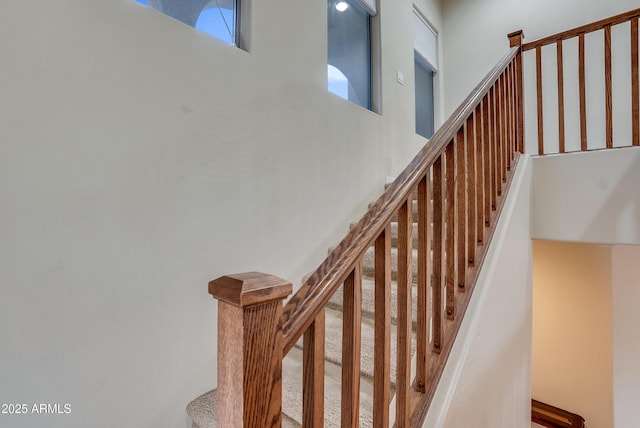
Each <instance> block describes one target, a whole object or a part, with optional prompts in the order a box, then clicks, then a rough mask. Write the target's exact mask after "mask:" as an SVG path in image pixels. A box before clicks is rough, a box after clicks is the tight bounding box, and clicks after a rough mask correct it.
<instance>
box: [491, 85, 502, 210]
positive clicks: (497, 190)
mask: <svg viewBox="0 0 640 428" xmlns="http://www.w3.org/2000/svg"><path fill="white" fill-rule="evenodd" d="M497 85H498V83H497V82H496V84H495V85H494V86H493V88H491V89H492V91H491V94H492V95H493V99H492V100H491V101H492V104H493V108H492V109H491V113H492V114H493V144H492V147H491V149H492V151H493V171H492V172H493V193H494V195H495V201H496V202H495V204H493V205H492V207H491V208H492V209H494V210H495V209H496V208H497V206H498V196H500V194H501V193H502V190H501V188H502V186H501V181H502V180H501V177H500V175H501V174H500V99H499V95H498V94H499V93H500V91H499V90H498V86H497Z"/></svg>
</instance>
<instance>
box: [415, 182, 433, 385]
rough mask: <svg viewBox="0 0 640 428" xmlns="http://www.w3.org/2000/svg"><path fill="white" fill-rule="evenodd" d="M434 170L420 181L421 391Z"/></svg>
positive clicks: (425, 355)
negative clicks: (431, 189)
mask: <svg viewBox="0 0 640 428" xmlns="http://www.w3.org/2000/svg"><path fill="white" fill-rule="evenodd" d="M430 185H431V174H430V172H429V171H427V174H426V176H425V177H423V178H422V180H420V183H419V184H418V284H417V285H418V299H417V303H416V304H417V306H418V307H417V308H416V312H417V314H416V316H417V320H416V380H415V385H416V388H417V390H418V391H419V392H422V393H424V392H425V386H426V384H427V381H428V379H429V369H428V367H429V366H428V364H429V357H428V356H429V354H430V353H429V352H428V345H429V318H428V317H429V313H428V312H429V311H428V310H427V308H428V306H429V277H430V276H431V275H430V272H429V270H430V266H431V263H430V261H431V213H430V210H429V207H430V205H431V194H430V193H431V192H430V191H429V188H430Z"/></svg>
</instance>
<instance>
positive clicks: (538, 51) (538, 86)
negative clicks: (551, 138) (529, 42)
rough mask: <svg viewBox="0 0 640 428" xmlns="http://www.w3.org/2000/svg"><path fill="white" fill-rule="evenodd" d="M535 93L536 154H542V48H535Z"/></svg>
mask: <svg viewBox="0 0 640 428" xmlns="http://www.w3.org/2000/svg"><path fill="white" fill-rule="evenodd" d="M536 92H537V95H538V154H539V155H543V154H544V126H543V123H542V121H543V116H542V48H541V47H540V46H538V47H536Z"/></svg>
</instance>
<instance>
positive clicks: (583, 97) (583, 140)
mask: <svg viewBox="0 0 640 428" xmlns="http://www.w3.org/2000/svg"><path fill="white" fill-rule="evenodd" d="M578 84H579V87H580V150H582V151H585V150H587V91H586V87H585V75H584V34H580V35H579V36H578Z"/></svg>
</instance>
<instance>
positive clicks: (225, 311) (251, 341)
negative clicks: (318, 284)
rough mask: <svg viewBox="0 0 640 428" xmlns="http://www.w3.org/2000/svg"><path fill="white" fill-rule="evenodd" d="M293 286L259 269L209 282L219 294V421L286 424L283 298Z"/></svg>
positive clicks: (248, 425)
mask: <svg viewBox="0 0 640 428" xmlns="http://www.w3.org/2000/svg"><path fill="white" fill-rule="evenodd" d="M291 288H292V287H291V283H289V282H287V281H285V280H283V279H281V278H278V277H276V276H272V275H267V274H263V273H259V272H249V273H242V274H236V275H228V276H223V277H220V278H218V279H215V280H213V281H211V282H210V283H209V293H210V294H211V295H212V296H213V297H215V298H216V299H218V426H221V427H231V428H236V427H237V428H240V427H242V428H264V427H280V425H281V421H282V416H281V410H282V320H281V318H282V299H284V298H285V297H287V296H288V295H289V294H290V293H291Z"/></svg>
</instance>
